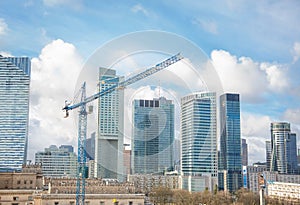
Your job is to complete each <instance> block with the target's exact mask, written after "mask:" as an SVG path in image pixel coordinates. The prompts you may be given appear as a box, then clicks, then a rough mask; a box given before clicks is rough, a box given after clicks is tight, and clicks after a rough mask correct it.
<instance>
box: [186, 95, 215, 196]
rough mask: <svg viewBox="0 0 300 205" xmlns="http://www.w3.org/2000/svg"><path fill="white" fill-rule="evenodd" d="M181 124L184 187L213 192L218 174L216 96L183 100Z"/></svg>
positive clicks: (200, 96) (201, 96) (197, 96)
mask: <svg viewBox="0 0 300 205" xmlns="http://www.w3.org/2000/svg"><path fill="white" fill-rule="evenodd" d="M180 124H181V185H182V187H181V188H182V189H185V190H188V191H204V190H205V189H208V190H210V191H212V190H213V188H214V185H215V184H217V175H218V161H217V160H218V158H217V155H218V153H217V120H216V94H215V93H213V92H199V93H194V94H191V95H188V96H185V97H183V98H182V99H181V122H180ZM208 182H209V183H208Z"/></svg>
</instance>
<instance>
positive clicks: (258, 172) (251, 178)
mask: <svg viewBox="0 0 300 205" xmlns="http://www.w3.org/2000/svg"><path fill="white" fill-rule="evenodd" d="M265 171H267V166H255V165H253V166H247V185H248V187H247V188H248V189H249V190H250V191H252V192H255V193H259V190H260V183H259V182H260V178H261V176H262V175H263V173H264V172H265Z"/></svg>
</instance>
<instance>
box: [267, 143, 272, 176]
mask: <svg viewBox="0 0 300 205" xmlns="http://www.w3.org/2000/svg"><path fill="white" fill-rule="evenodd" d="M271 160H272V144H271V141H269V140H268V141H266V162H267V170H268V171H270V170H271Z"/></svg>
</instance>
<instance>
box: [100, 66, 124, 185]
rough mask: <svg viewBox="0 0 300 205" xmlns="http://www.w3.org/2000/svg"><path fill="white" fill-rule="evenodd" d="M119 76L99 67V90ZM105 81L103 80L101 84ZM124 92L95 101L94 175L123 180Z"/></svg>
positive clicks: (113, 82) (116, 81) (112, 71)
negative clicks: (96, 128)
mask: <svg viewBox="0 0 300 205" xmlns="http://www.w3.org/2000/svg"><path fill="white" fill-rule="evenodd" d="M122 80H123V77H121V76H117V75H116V71H115V70H113V69H107V68H100V69H99V91H103V90H105V89H107V88H108V87H111V86H115V85H116V84H117V83H118V82H119V81H122ZM103 81H106V83H102V82H103ZM123 117H124V91H123V90H121V89H118V90H115V91H113V92H110V93H107V94H105V95H104V96H102V97H100V98H99V101H98V133H97V135H98V136H97V139H96V146H95V161H96V163H95V166H96V167H95V177H98V178H99V177H101V178H111V179H118V180H119V181H123V177H124V175H123V143H124V136H123V135H124V119H123Z"/></svg>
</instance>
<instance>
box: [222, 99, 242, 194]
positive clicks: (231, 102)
mask: <svg viewBox="0 0 300 205" xmlns="http://www.w3.org/2000/svg"><path fill="white" fill-rule="evenodd" d="M220 129H221V130H220V133H221V137H220V168H219V173H220V177H219V184H223V187H221V186H219V188H220V189H224V190H227V191H230V192H235V191H237V190H238V189H239V188H241V187H242V159H241V128H240V99H239V94H230V93H226V94H223V95H221V96H220Z"/></svg>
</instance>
